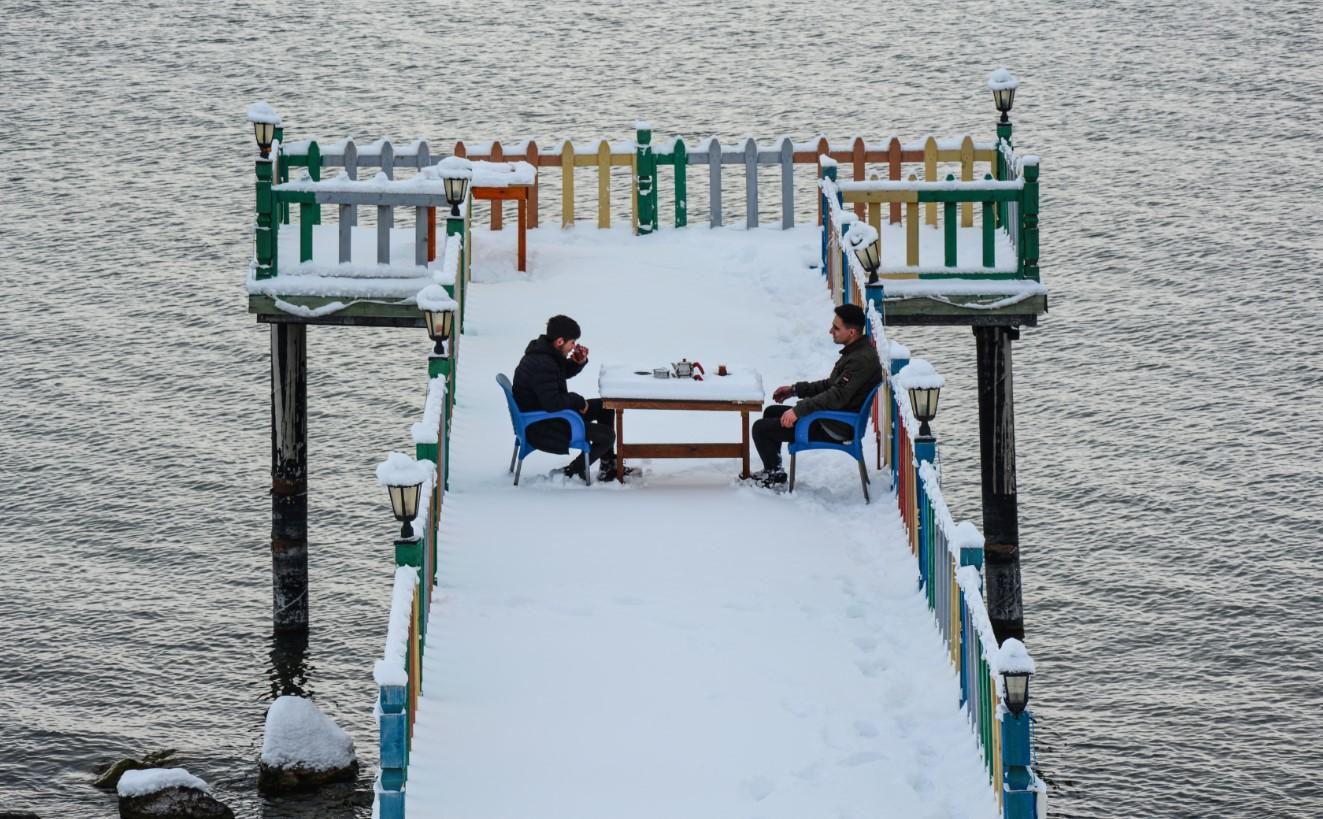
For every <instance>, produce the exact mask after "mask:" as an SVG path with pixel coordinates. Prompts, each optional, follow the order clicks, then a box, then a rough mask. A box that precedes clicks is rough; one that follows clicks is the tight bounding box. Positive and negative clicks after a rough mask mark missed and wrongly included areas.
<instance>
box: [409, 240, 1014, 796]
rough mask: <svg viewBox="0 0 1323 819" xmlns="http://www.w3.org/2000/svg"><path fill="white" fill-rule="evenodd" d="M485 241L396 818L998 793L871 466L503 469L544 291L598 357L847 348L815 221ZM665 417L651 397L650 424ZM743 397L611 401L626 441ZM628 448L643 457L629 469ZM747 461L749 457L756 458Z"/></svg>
mask: <svg viewBox="0 0 1323 819" xmlns="http://www.w3.org/2000/svg"><path fill="white" fill-rule="evenodd" d="M512 234H513V232H512V231H507V232H506V234H505V235H491V234H488V233H485V232H479V233H477V234H476V235H475V240H476V246H477V256H476V261H475V271H476V276H475V278H476V279H477V281H478V284H477V285H476V286H475V287H474V288H473V290H472V303H471V304H470V305H469V314H468V333H467V334H466V336H465V338H464V342H463V352H462V353H461V355H462V358H461V362H460V373H461V375H460V378H461V380H460V386H459V394H458V399H459V400H458V406H457V408H456V414H455V425H454V429H453V432H452V442H453V443H452V447H453V451H452V457H453V459H454V460H453V463H452V467H451V469H452V472H451V491H450V493H449V494H448V495H447V498H446V507H445V513H444V514H443V516H442V524H441V549H442V555H441V558H440V566H441V569H440V576H441V580H440V585H439V587H438V589H437V597H436V600H435V603H434V605H433V609H432V620H431V627H430V632H429V633H428V635H427V655H426V660H425V667H424V668H425V672H424V673H425V681H426V682H425V689H424V692H423V693H424V696H423V698H422V700H421V703H420V706H419V713H418V718H417V725H416V728H415V731H416V733H415V737H414V740H413V743H414V750H413V753H412V756H411V760H410V769H409V784H408V798H407V799H408V813H409V816H410V817H447V818H448V819H599V818H600V819H620V817H630V819H654V818H655V819H706V818H708V817H711V818H712V819H744V818H745V817H767V818H768V819H770V817H785V818H786V819H840V818H841V817H864V816H869V817H876V816H903V817H907V818H911V817H956V818H958V819H977V817H989V819H991V817H993V816H995V815H996V813H997V809H996V802H995V799H994V797H993V794H992V790H991V788H990V787H989V786H988V784H987V783H986V781H985V779H984V773H983V768H982V765H981V763H980V761H979V756H978V751H977V747H976V744H975V741H974V739H973V737H972V736H971V734H970V730H969V728H968V726H967V724H966V722H965V719H964V717H963V715H962V714H961V712H960V710H959V709H958V708H957V705H956V703H957V702H958V683H957V681H956V678H955V674H954V673H953V672H952V670H951V668H950V663H949V661H948V659H947V658H946V656H945V655H944V651H943V647H942V642H941V639H940V637H939V636H938V634H937V632H936V629H935V627H934V626H933V625H932V621H931V618H930V615H929V614H928V612H927V610H926V608H925V606H924V602H923V599H922V598H921V597H920V595H919V593H918V591H917V590H916V581H915V577H916V568H915V563H914V560H913V558H912V557H911V556H910V553H909V550H908V548H907V547H906V545H905V543H904V540H903V535H902V530H901V524H900V521H899V518H898V517H897V515H896V513H895V510H894V502H893V501H892V500H891V498H890V496H889V495H888V493H887V492H886V491H885V490H884V485H883V481H884V478H883V477H882V476H881V475H879V474H878V473H874V488H875V493H874V498H875V502H874V503H873V504H872V505H871V506H867V507H866V506H865V505H864V503H863V499H862V497H861V494H860V491H859V482H858V472H857V470H856V468H855V465H854V463H853V462H852V461H850V460H849V459H848V458H846V457H845V456H843V455H839V454H835V453H809V454H807V455H806V456H805V457H804V458H802V459H801V461H800V466H799V486H798V487H797V489H796V492H795V494H794V495H791V496H780V495H774V494H770V493H767V492H764V491H762V490H758V489H753V488H749V487H744V486H740V485H738V483H737V482H736V480H735V475H736V473H737V472H738V462H737V461H734V460H723V461H717V460H713V461H643V462H640V463H641V465H642V466H643V474H642V476H641V477H640V478H636V479H635V480H634V481H633V482H632V483H631V484H630V485H627V486H623V487H622V486H620V485H617V484H610V485H594V486H592V487H591V488H589V487H585V486H583V485H582V484H578V483H566V482H565V481H564V480H562V479H552V478H548V477H546V473H547V471H548V470H550V469H551V468H552V467H555V466H559V465H562V464H564V463H566V462H567V461H568V456H553V455H546V454H541V453H539V454H534V455H530V456H529V459H528V461H527V462H526V463H525V466H524V479H523V481H521V484H522V485H521V486H519V487H512V486H511V485H510V478H509V476H508V475H507V474H506V471H505V468H506V464H507V462H508V461H509V456H510V443H511V439H512V435H511V433H510V427H509V421H508V416H507V413H506V410H505V407H504V403H503V399H502V396H501V393H500V391H499V389H498V388H497V386H496V384H495V383H494V381H493V377H494V375H495V373H497V372H506V373H513V369H514V366H515V363H516V362H517V361H518V359H519V356H520V354H521V353H522V351H523V349H524V346H525V344H526V343H527V342H528V341H529V339H531V338H533V337H534V336H535V335H537V334H538V333H539V332H540V331H541V328H542V327H543V326H544V323H545V321H546V318H547V317H548V316H549V315H551V314H553V313H557V312H564V313H567V314H569V315H572V316H574V317H575V318H576V319H578V321H579V322H580V324H581V325H582V326H583V329H584V335H583V338H582V340H581V341H582V343H583V344H584V345H586V346H588V347H589V348H591V351H592V353H591V364H590V365H589V367H588V368H587V369H586V370H585V372H584V373H583V374H582V375H581V376H580V377H579V378H577V379H575V381H574V382H572V383H571V389H574V390H576V391H578V392H580V393H583V394H586V395H590V396H592V395H596V394H597V369H598V366H599V365H601V364H612V363H618V364H630V365H637V366H638V367H639V368H640V369H642V368H651V367H653V366H663V365H664V364H665V363H666V362H669V361H673V360H679V358H681V357H682V356H684V357H687V358H689V359H691V360H693V359H697V360H699V361H702V362H703V363H704V364H705V365H706V366H707V367H708V370H709V372H714V371H715V370H716V365H717V364H721V363H724V364H727V365H729V366H737V365H738V366H745V365H747V366H752V367H754V368H756V369H758V370H760V371H761V372H762V374H763V379H764V385H765V387H766V388H767V391H768V392H769V393H770V392H771V390H772V388H774V387H775V386H776V385H778V384H782V383H786V382H789V381H791V380H794V379H796V378H806V377H813V378H819V377H823V376H825V374H826V373H827V371H828V370H829V368H830V367H831V364H832V362H833V360H834V359H835V357H836V350H837V348H836V347H834V346H833V345H832V344H831V342H830V340H829V339H828V337H827V332H826V331H827V327H828V325H829V323H830V320H831V303H830V300H829V297H828V295H827V293H826V291H825V288H824V287H823V285H822V284H821V280H820V279H819V278H818V277H817V274H816V273H813V272H810V271H809V270H807V269H806V268H807V265H808V263H809V262H810V261H811V260H812V259H813V258H814V255H815V254H816V252H817V242H818V234H817V232H816V229H814V228H811V227H810V228H799V229H796V230H793V231H789V232H781V231H778V230H768V229H760V230H757V231H753V232H745V231H742V230H733V229H722V230H716V231H712V230H708V229H705V228H701V227H697V228H690V229H688V230H685V231H665V232H663V233H662V234H661V235H659V236H654V237H651V238H646V239H644V238H635V237H632V236H630V235H629V234H628V233H627V232H626V231H624V230H613V231H597V230H592V229H583V228H580V229H577V230H572V231H568V232H562V231H558V230H555V229H543V230H538V231H533V232H531V233H530V251H531V255H530V267H531V270H532V273H531V274H529V275H524V274H517V273H515V272H514V271H513V263H512V259H513V247H512V244H513V235H512ZM649 416H653V417H649ZM738 423H739V422H738V419H737V417H736V416H733V415H730V414H727V413H660V414H653V413H648V414H643V413H639V414H633V415H627V416H626V433H627V436H629V439H630V440H634V441H642V440H703V439H704V437H705V436H706V437H707V439H710V440H738V435H739V429H738ZM635 465H636V466H637V465H639V464H637V463H636V464H635ZM757 467H758V462H757V457H756V455H755V457H754V468H757Z"/></svg>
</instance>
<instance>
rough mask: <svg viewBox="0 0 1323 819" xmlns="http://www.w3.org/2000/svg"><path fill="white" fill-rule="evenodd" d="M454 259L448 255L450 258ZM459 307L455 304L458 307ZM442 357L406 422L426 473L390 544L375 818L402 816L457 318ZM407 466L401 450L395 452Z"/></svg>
mask: <svg viewBox="0 0 1323 819" xmlns="http://www.w3.org/2000/svg"><path fill="white" fill-rule="evenodd" d="M456 258H457V257H454V258H452V257H449V256H448V257H447V263H448V264H453V263H455V261H456ZM459 306H460V305H456V307H459ZM461 315H462V309H461V310H457V311H456V314H455V318H456V320H457V323H456V324H455V326H454V329H453V330H452V338H451V340H450V344H449V346H448V348H447V354H446V356H444V357H442V356H439V355H436V354H434V355H433V356H431V357H430V358H429V363H428V373H429V379H428V382H427V397H426V399H425V400H424V402H423V413H422V418H421V419H420V420H419V421H417V422H415V423H414V424H412V425H411V426H410V428H409V435H410V437H411V438H412V440H413V443H414V460H415V462H416V465H417V466H420V467H426V473H427V475H428V477H427V478H426V480H424V482H423V486H422V491H421V493H420V495H419V498H418V509H417V514H416V515H415V516H414V519H413V521H412V524H411V525H412V531H413V532H415V533H420V534H419V536H418V537H417V538H415V539H413V540H397V541H396V542H395V563H396V567H397V568H396V570H395V586H394V590H393V592H392V595H391V609H390V619H389V623H388V626H387V630H386V642H385V650H384V651H383V656H382V659H381V660H379V661H377V663H376V664H375V666H374V668H373V677H374V679H375V680H376V683H377V685H378V686H379V687H380V696H379V702H378V707H377V716H378V720H379V725H380V743H381V772H380V774H379V775H378V777H377V782H376V786H375V788H374V790H375V793H376V800H377V805H376V813H375V815H376V816H379V817H381V819H403V817H404V815H405V793H406V785H407V782H408V776H409V770H408V763H409V752H410V743H411V740H412V736H413V724H414V719H415V716H416V714H417V705H418V697H419V695H420V693H421V691H422V682H423V663H422V661H423V655H424V653H425V650H426V643H427V640H426V637H427V626H428V622H429V619H430V616H431V602H432V591H433V588H434V586H435V583H436V577H437V561H438V542H437V534H438V531H439V528H440V521H441V512H442V508H443V505H444V501H445V491H446V476H447V474H448V472H449V457H448V453H449V448H450V419H451V416H452V414H453V411H454V403H453V399H452V396H453V394H454V386H455V364H456V362H457V360H458V359H457V355H458V353H459V347H458V341H459V336H460V330H461V329H462V325H461V324H460V323H458V319H459V318H460V316H461ZM394 457H395V458H396V460H397V462H403V463H405V464H406V465H407V464H408V458H407V456H394Z"/></svg>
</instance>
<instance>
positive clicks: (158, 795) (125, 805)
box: [116, 768, 234, 819]
mask: <svg viewBox="0 0 1323 819" xmlns="http://www.w3.org/2000/svg"><path fill="white" fill-rule="evenodd" d="M116 791H117V792H118V793H119V815H120V819H234V811H232V810H230V809H229V808H228V807H226V806H225V805H224V804H222V803H221V802H219V801H217V800H216V798H215V797H213V796H212V795H211V794H210V793H208V792H207V783H206V782H203V781H202V780H201V779H198V778H197V777H196V776H193V775H192V774H190V773H189V772H188V771H186V770H184V769H183V768H149V769H147V770H137V771H125V772H124V775H123V776H122V777H120V780H119V785H118V787H117V788H116Z"/></svg>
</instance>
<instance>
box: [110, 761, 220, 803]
mask: <svg viewBox="0 0 1323 819" xmlns="http://www.w3.org/2000/svg"><path fill="white" fill-rule="evenodd" d="M166 788H197V789H198V790H200V791H205V790H207V783H206V782H203V781H202V780H201V779H198V778H197V777H196V776H194V775H193V774H191V773H189V772H188V771H187V769H185V768H147V769H146V770H141V771H125V772H124V775H123V776H121V777H120V778H119V784H118V785H117V786H116V788H115V792H116V793H117V794H119V795H120V796H121V797H129V796H146V795H147V794H149V793H156V792H157V791H163V790H165V789H166Z"/></svg>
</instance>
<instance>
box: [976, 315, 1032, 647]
mask: <svg viewBox="0 0 1323 819" xmlns="http://www.w3.org/2000/svg"><path fill="white" fill-rule="evenodd" d="M1019 337H1020V331H1019V330H1018V329H1017V328H1013V327H975V328H974V339H975V344H976V346H977V348H978V364H977V366H978V426H979V461H980V466H981V470H980V471H981V474H982V489H983V537H984V539H985V541H984V560H985V564H984V577H985V579H986V583H987V597H988V617H989V619H990V620H991V621H992V630H993V633H994V634H996V636H997V642H998V643H999V644H1000V643H1002V642H1004V641H1005V640H1006V639H1007V638H1009V637H1014V638H1016V639H1018V640H1023V639H1024V605H1023V603H1022V602H1021V587H1020V524H1019V507H1018V501H1017V497H1016V489H1015V399H1014V393H1013V390H1012V379H1011V342H1012V341H1014V340H1017V339H1018V338H1019Z"/></svg>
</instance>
